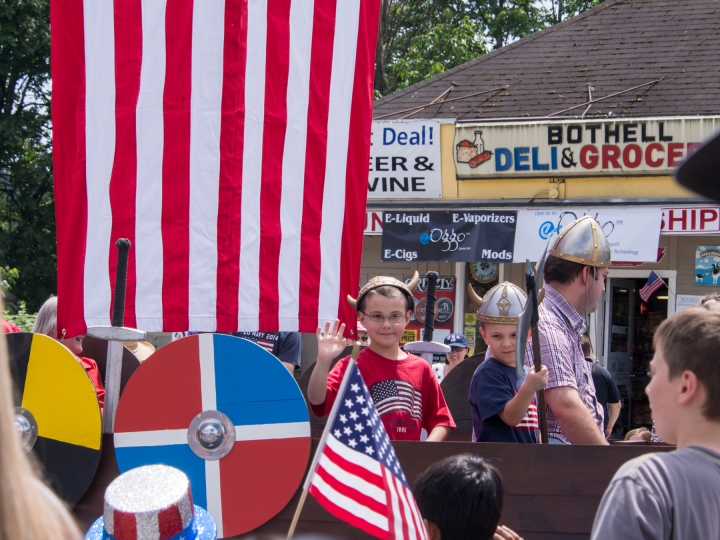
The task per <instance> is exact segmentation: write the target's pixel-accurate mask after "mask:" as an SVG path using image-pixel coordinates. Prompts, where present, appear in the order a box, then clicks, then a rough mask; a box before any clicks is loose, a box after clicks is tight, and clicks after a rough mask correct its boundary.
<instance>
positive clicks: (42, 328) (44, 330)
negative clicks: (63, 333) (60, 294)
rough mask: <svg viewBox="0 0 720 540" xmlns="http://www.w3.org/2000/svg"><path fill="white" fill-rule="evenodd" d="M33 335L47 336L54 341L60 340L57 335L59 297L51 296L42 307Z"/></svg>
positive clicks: (34, 325)
mask: <svg viewBox="0 0 720 540" xmlns="http://www.w3.org/2000/svg"><path fill="white" fill-rule="evenodd" d="M32 331H33V334H45V335H46V336H50V337H51V338H53V339H59V338H60V336H58V335H57V333H58V332H57V296H51V297H50V298H48V299H47V300H45V303H44V304H43V305H42V307H40V311H38V314H37V318H36V319H35V324H33V329H32Z"/></svg>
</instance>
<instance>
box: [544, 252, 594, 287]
mask: <svg viewBox="0 0 720 540" xmlns="http://www.w3.org/2000/svg"><path fill="white" fill-rule="evenodd" d="M585 266H586V265H584V264H579V263H576V262H572V261H566V260H565V259H561V258H559V257H555V256H554V255H548V258H547V260H546V261H545V268H544V269H543V278H544V279H545V281H547V282H548V283H562V284H563V285H568V284H570V283H572V282H573V281H574V280H575V278H576V277H578V276H579V275H580V272H582V269H583V268H585Z"/></svg>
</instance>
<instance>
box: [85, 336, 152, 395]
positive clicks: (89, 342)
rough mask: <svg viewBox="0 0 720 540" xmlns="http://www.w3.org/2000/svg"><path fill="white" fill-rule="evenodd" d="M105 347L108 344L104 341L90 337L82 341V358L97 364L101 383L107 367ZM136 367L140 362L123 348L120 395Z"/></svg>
mask: <svg viewBox="0 0 720 540" xmlns="http://www.w3.org/2000/svg"><path fill="white" fill-rule="evenodd" d="M107 347H108V342H107V341H105V340H104V339H98V338H94V337H92V336H85V339H83V351H82V356H86V357H87V358H92V359H93V360H95V362H97V365H98V369H99V370H100V375H102V379H103V381H104V380H105V366H106V365H107ZM138 366H140V360H138V359H137V357H136V356H135V355H134V354H133V353H132V351H130V350H129V349H128V348H127V347H123V357H122V372H121V374H120V394H121V395H122V393H123V390H125V385H126V384H127V382H128V381H129V380H130V377H132V374H133V373H135V370H136V369H137V368H138Z"/></svg>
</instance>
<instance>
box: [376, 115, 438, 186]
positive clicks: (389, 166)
mask: <svg viewBox="0 0 720 540" xmlns="http://www.w3.org/2000/svg"><path fill="white" fill-rule="evenodd" d="M441 123H442V122H439V121H437V120H413V121H409V122H403V121H388V122H385V121H382V120H379V121H376V122H373V124H372V125H373V129H372V138H371V144H370V176H369V178H368V198H369V199H425V198H439V197H442V180H441V178H442V176H441V171H440V125H441ZM445 123H447V122H445Z"/></svg>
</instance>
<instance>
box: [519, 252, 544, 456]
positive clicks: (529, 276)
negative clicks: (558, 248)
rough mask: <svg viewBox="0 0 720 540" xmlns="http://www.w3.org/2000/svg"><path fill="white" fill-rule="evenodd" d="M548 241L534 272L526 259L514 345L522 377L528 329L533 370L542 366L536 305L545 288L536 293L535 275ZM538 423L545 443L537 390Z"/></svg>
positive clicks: (541, 403)
mask: <svg viewBox="0 0 720 540" xmlns="http://www.w3.org/2000/svg"><path fill="white" fill-rule="evenodd" d="M549 245H550V242H549V241H548V244H546V246H545V251H544V252H543V254H542V257H540V260H539V261H538V264H537V266H536V267H535V273H533V271H532V266H530V260H529V259H528V260H527V261H526V265H527V266H526V269H525V286H526V290H527V295H528V300H527V304H526V305H525V310H524V311H523V313H522V315H521V316H520V320H519V321H518V328H517V345H516V347H515V367H516V370H517V375H518V377H522V376H523V373H524V372H525V350H526V349H527V338H528V330H529V331H530V332H531V334H532V348H533V362H534V365H535V370H536V371H540V368H541V367H542V357H541V355H540V335H539V332H538V322H539V320H540V318H539V315H538V306H539V305H540V302H542V299H543V297H544V296H545V290H544V289H541V290H540V294H539V295H538V284H537V280H536V276H540V278H539V279H541V280H542V275H543V270H544V268H545V260H546V259H547V253H548V248H549ZM537 398H538V423H539V424H540V435H541V437H542V443H543V444H547V442H548V431H547V413H546V410H545V391H544V390H538V392H537Z"/></svg>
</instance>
